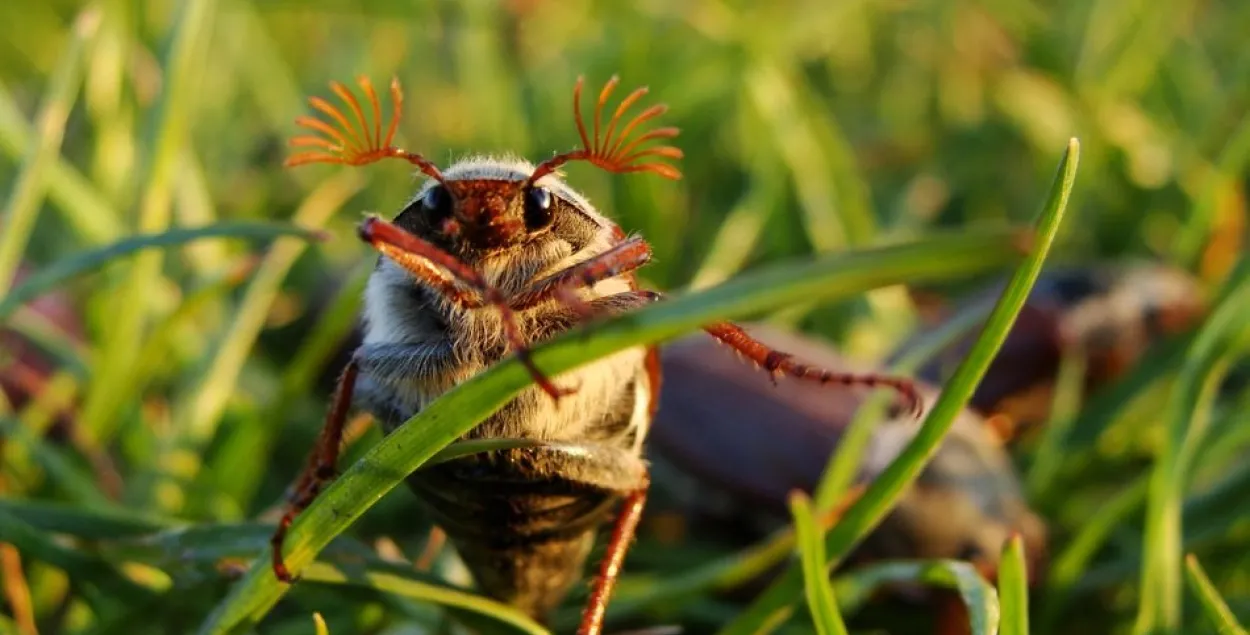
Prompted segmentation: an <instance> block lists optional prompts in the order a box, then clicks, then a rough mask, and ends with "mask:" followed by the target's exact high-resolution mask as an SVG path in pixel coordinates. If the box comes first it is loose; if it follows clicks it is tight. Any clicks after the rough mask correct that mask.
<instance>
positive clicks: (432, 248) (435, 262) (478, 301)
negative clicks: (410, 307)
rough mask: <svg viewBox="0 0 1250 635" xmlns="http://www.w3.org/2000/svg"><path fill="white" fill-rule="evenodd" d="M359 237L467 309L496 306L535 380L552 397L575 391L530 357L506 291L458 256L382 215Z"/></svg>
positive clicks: (368, 222)
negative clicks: (561, 385)
mask: <svg viewBox="0 0 1250 635" xmlns="http://www.w3.org/2000/svg"><path fill="white" fill-rule="evenodd" d="M359 232H360V238H361V239H362V240H364V241H365V242H367V243H369V244H371V245H373V247H374V249H377V250H378V251H380V252H381V253H382V254H383V255H385V256H386V257H388V258H390V259H391V260H393V261H394V262H395V263H396V264H398V265H399V266H401V267H403V268H404V269H406V270H407V271H409V272H411V273H412V274H413V275H414V276H417V277H418V278H420V279H421V280H423V281H426V282H429V283H430V284H431V286H433V287H434V288H435V289H437V290H439V291H440V292H443V293H444V297H446V298H448V299H450V300H452V301H453V302H455V303H456V304H458V305H459V306H461V307H463V308H468V309H476V308H481V307H483V306H487V305H489V306H493V307H495V309H497V310H498V311H499V314H500V318H501V320H502V322H503V328H504V333H505V336H506V337H507V340H508V346H509V348H511V349H512V351H513V352H514V353H515V354H516V356H517V359H518V360H519V361H520V362H521V364H522V365H523V366H525V369H526V370H528V371H529V373H530V376H532V377H533V378H534V382H535V383H537V384H538V386H539V387H540V388H542V389H543V391H544V392H546V393H547V394H548V395H550V396H551V398H552V399H555V400H559V398H560V397H562V396H565V395H568V394H571V393H572V392H574V391H571V390H565V389H561V388H557V387H556V385H555V384H553V383H551V380H550V379H548V378H547V376H546V375H543V374H542V372H541V371H539V370H538V367H537V366H535V365H534V362H533V361H531V360H530V355H529V348H528V343H527V342H526V341H525V337H524V336H523V335H522V333H521V329H520V327H519V326H518V325H517V319H516V314H515V313H514V312H513V309H512V307H511V306H510V305H509V304H508V302H507V300H506V299H505V298H504V295H503V292H502V291H500V290H499V289H497V288H495V287H493V286H491V285H490V284H488V283H487V282H486V280H485V279H484V278H482V276H481V274H479V273H478V272H477V271H475V270H474V269H473V268H472V267H470V266H468V265H466V264H464V263H463V262H461V261H460V260H459V259H458V258H456V257H455V256H453V255H451V254H449V253H447V252H445V251H443V250H442V249H439V248H438V247H437V246H436V245H434V244H432V243H429V242H426V241H424V240H422V239H420V238H418V237H416V236H414V235H412V234H411V233H409V232H407V231H404V230H403V229H401V228H400V227H397V226H395V225H393V224H391V223H388V222H386V221H384V220H382V219H379V218H367V219H365V221H364V222H363V223H361V225H360V229H359Z"/></svg>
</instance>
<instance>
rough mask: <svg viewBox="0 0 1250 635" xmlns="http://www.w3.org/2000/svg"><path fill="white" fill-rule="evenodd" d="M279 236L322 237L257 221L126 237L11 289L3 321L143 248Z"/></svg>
mask: <svg viewBox="0 0 1250 635" xmlns="http://www.w3.org/2000/svg"><path fill="white" fill-rule="evenodd" d="M280 236H291V237H295V238H296V239H298V240H304V241H308V240H317V239H320V238H321V234H319V233H317V232H314V231H311V230H308V229H304V228H302V227H298V226H295V225H289V224H286V223H254V222H246V223H240V222H226V223H219V224H216V225H209V226H207V227H195V228H187V229H183V228H179V229H171V230H169V231H164V232H158V233H153V234H137V235H134V236H130V237H127V238H123V239H122V240H119V241H117V242H115V243H113V244H111V245H108V246H105V247H101V248H99V249H93V250H91V251H87V252H84V253H81V254H78V255H76V256H70V257H67V258H62V259H61V260H58V261H57V262H55V263H53V264H52V265H51V266H48V267H45V268H43V269H40V270H39V271H37V272H35V273H34V275H31V276H30V277H29V278H27V279H25V280H23V281H22V284H21V285H19V286H18V287H16V288H14V289H13V290H11V291H10V292H9V294H8V295H6V296H5V297H4V300H2V301H0V321H4V320H5V319H7V318H8V317H9V316H10V315H12V314H13V312H14V311H16V310H17V307H19V306H21V305H23V304H25V303H27V302H29V301H31V300H33V299H35V298H37V297H39V296H40V295H42V294H44V293H48V292H49V291H51V290H53V289H55V288H56V287H57V286H59V285H61V284H63V283H64V282H65V281H67V280H69V279H71V278H73V277H75V276H79V275H82V274H84V273H88V272H92V271H96V270H98V269H100V268H101V267H103V266H104V265H106V264H108V263H110V262H112V261H114V260H118V259H120V258H125V257H127V256H130V255H132V254H135V253H138V252H141V251H143V250H144V249H170V248H174V247H181V246H182V245H185V244H187V243H191V242H194V241H197V240H202V239H206V238H246V239H268V238H277V237H280Z"/></svg>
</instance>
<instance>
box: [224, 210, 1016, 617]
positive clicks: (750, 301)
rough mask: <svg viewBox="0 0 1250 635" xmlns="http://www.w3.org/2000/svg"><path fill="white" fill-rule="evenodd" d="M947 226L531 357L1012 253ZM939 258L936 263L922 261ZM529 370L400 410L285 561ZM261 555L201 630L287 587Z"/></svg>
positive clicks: (627, 340) (513, 368)
mask: <svg viewBox="0 0 1250 635" xmlns="http://www.w3.org/2000/svg"><path fill="white" fill-rule="evenodd" d="M990 236H991V234H988V233H987V234H983V235H967V234H965V235H962V236H949V237H944V238H940V239H932V240H929V241H926V242H923V243H915V244H910V245H897V246H893V247H881V248H877V249H869V250H863V251H858V252H849V253H843V254H836V255H830V256H827V257H823V258H819V259H815V260H811V261H804V262H799V263H794V264H791V265H789V266H781V267H776V268H772V269H768V270H760V271H757V272H753V273H752V274H750V275H747V276H743V277H742V278H739V279H738V280H735V281H733V282H730V283H727V284H724V285H721V286H718V287H715V288H713V289H709V290H707V291H704V292H700V293H697V294H691V295H687V296H682V297H677V298H674V299H672V300H671V301H667V302H661V303H658V304H656V305H653V306H650V307H647V308H646V309H643V310H641V311H638V312H635V313H631V314H628V315H623V316H619V317H616V318H614V319H611V320H607V321H605V322H603V323H601V324H599V325H595V326H592V327H590V328H589V329H584V328H579V329H575V330H574V331H573V332H570V333H566V334H564V335H562V336H561V337H559V338H556V339H555V340H553V341H551V342H549V343H546V344H544V345H542V346H539V347H538V348H536V349H535V351H534V361H535V363H537V364H538V365H539V367H540V368H542V369H543V371H544V372H546V373H547V374H548V375H549V376H556V375H558V374H559V373H561V372H563V371H566V370H569V369H571V368H574V367H576V366H578V365H581V364H585V363H588V362H590V361H592V360H594V359H598V358H600V357H603V356H605V355H609V354H611V353H613V352H616V351H620V350H623V349H626V348H629V347H631V346H638V345H642V344H648V343H657V342H661V341H665V340H668V339H672V338H674V337H677V336H679V335H682V334H683V333H686V332H689V331H691V330H693V329H695V328H698V327H699V326H700V325H703V324H707V323H708V322H712V321H715V320H718V319H732V318H735V317H741V316H747V315H751V314H758V313H762V312H765V311H767V310H768V309H769V308H770V307H777V306H785V305H787V304H790V303H793V302H795V301H798V300H804V301H812V300H816V299H825V300H830V299H834V298H845V297H848V296H851V295H854V294H857V293H862V292H863V291H864V290H866V289H870V288H874V287H879V286H884V285H888V284H895V283H898V282H901V281H903V280H916V279H922V278H931V277H934V276H940V277H950V276H958V275H963V274H966V273H968V272H970V271H973V270H979V269H984V268H985V267H987V266H991V265H993V264H996V263H998V262H1003V261H1011V260H1014V259H1015V258H1016V257H1017V256H1018V254H1017V253H1016V252H1015V249H1014V248H1013V247H1012V246H1011V245H1010V244H1009V242H1004V241H1003V236H1002V234H998V238H997V241H996V240H995V239H992V238H990ZM933 262H941V263H943V267H942V268H941V270H940V271H939V270H938V268H936V267H933V266H932V265H931V264H930V263H933ZM530 382H531V379H530V378H529V376H528V374H527V373H526V372H525V371H524V369H523V368H522V367H521V365H520V364H518V363H517V362H516V360H515V359H508V360H505V361H504V362H502V363H500V364H498V365H496V366H494V367H492V368H491V369H489V370H487V371H485V372H483V373H481V374H479V375H477V376H475V377H473V378H472V379H470V380H469V381H467V382H465V383H463V384H460V385H459V386H457V387H456V388H455V389H453V390H451V391H449V392H448V393H447V394H445V395H443V397H441V398H440V399H438V400H437V401H435V403H433V404H431V405H430V406H429V407H428V408H427V409H426V410H425V411H423V412H422V413H421V414H420V415H418V416H417V417H414V418H413V419H411V420H409V421H408V422H407V423H405V424H404V425H403V426H401V427H400V428H399V429H397V430H396V431H394V432H392V433H391V434H390V435H389V436H388V437H387V438H386V439H384V440H383V441H382V442H381V443H380V444H378V445H377V446H376V447H374V448H373V449H372V450H371V451H370V452H369V453H368V454H366V455H365V456H364V457H363V458H362V459H361V460H360V461H358V462H357V463H356V464H355V465H353V466H351V468H349V469H348V470H347V471H345V472H344V473H343V475H342V476H341V477H340V478H339V479H338V480H337V481H335V483H334V484H332V485H331V486H330V487H329V488H327V489H326V491H325V492H324V493H322V494H321V496H320V497H319V498H318V499H317V500H316V502H314V503H313V504H312V505H311V506H309V507H308V509H306V510H305V511H304V513H303V514H301V515H300V517H299V519H298V520H296V521H295V523H294V524H293V525H292V527H291V531H290V533H289V534H288V540H287V551H286V555H285V558H286V561H287V566H288V567H290V568H291V569H292V570H293V571H295V572H299V571H300V570H301V569H303V567H304V566H305V565H306V564H307V563H309V562H311V561H312V560H313V557H314V556H315V554H316V553H317V552H318V551H319V550H320V549H321V548H322V547H324V546H325V545H326V544H328V543H329V541H330V540H331V539H332V538H333V537H334V536H336V535H338V534H339V533H341V532H342V531H343V530H345V529H346V528H347V527H348V526H349V525H350V524H351V523H352V521H354V520H355V519H356V518H357V517H359V516H360V515H361V514H362V513H364V511H365V510H366V509H367V508H368V507H370V506H371V505H373V504H374V503H376V502H377V501H378V500H379V499H380V498H381V497H382V495H383V494H385V493H386V492H387V491H389V490H390V489H392V488H393V487H395V486H396V485H397V484H398V483H399V482H400V481H401V480H402V479H404V478H405V477H406V476H407V475H408V474H410V473H411V472H413V471H414V470H416V469H417V468H418V467H420V466H421V465H422V464H423V463H425V461H426V460H428V459H429V458H430V457H432V456H433V455H434V454H435V453H437V452H438V451H440V450H441V449H443V448H444V447H445V446H447V445H448V444H450V443H451V442H452V441H454V440H455V439H457V438H458V437H460V436H461V435H463V434H464V433H465V432H467V431H468V430H469V429H471V428H472V427H473V426H474V425H476V424H477V423H478V422H480V421H481V420H482V419H484V418H486V417H487V416H489V415H490V413H492V412H494V411H495V410H496V409H498V408H499V407H501V406H502V405H503V404H504V403H506V402H507V401H508V400H509V399H510V398H511V397H512V396H513V395H515V394H517V393H518V392H519V391H520V390H521V389H522V388H525V387H526V386H529V385H530ZM286 590H287V588H286V587H285V586H284V585H282V584H281V583H279V582H278V580H277V579H276V578H275V577H274V575H273V573H272V572H271V571H270V569H269V559H268V557H267V556H264V555H262V557H261V558H259V559H258V560H257V562H256V563H255V564H254V565H253V567H252V570H251V571H250V572H249V573H248V575H247V576H246V577H244V579H243V580H241V581H240V582H239V583H237V584H236V585H235V587H234V589H233V591H232V592H231V594H230V595H229V596H228V597H227V598H226V599H225V600H224V601H223V602H222V604H220V605H219V606H218V608H217V609H216V610H215V611H214V612H213V614H212V615H211V616H210V617H209V619H208V620H207V621H205V622H204V624H203V625H202V626H201V629H200V632H201V633H205V634H209V633H227V632H237V631H238V630H241V629H246V628H247V627H248V626H250V625H251V624H254V623H255V622H256V621H258V620H259V619H260V618H261V617H263V616H264V615H265V614H266V613H267V612H268V611H269V609H270V608H271V607H272V606H273V605H274V604H275V603H276V602H277V601H278V599H279V598H280V597H281V596H282V595H283V594H284V593H285V592H286Z"/></svg>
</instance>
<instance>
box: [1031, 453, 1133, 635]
mask: <svg viewBox="0 0 1250 635" xmlns="http://www.w3.org/2000/svg"><path fill="white" fill-rule="evenodd" d="M1147 485H1148V479H1146V478H1144V477H1140V478H1138V479H1137V480H1136V481H1135V482H1134V483H1133V484H1131V485H1129V486H1128V487H1126V488H1125V489H1124V490H1123V491H1121V492H1119V493H1117V494H1116V495H1115V497H1114V498H1108V499H1107V500H1106V501H1105V502H1104V503H1103V504H1102V505H1101V506H1100V507H1099V509H1098V511H1097V513H1095V514H1093V515H1092V516H1090V517H1089V518H1087V519H1085V522H1084V523H1083V524H1082V525H1081V530H1080V531H1079V532H1077V534H1076V535H1075V536H1073V537H1072V538H1071V539H1070V540H1068V542H1067V544H1066V545H1065V546H1064V548H1063V550H1062V551H1061V552H1060V553H1059V554H1058V555H1057V556H1055V559H1054V562H1053V564H1051V566H1050V568H1049V570H1048V571H1047V573H1046V591H1047V593H1046V604H1045V613H1044V614H1043V616H1042V619H1043V621H1042V626H1041V628H1040V630H1041V632H1043V633H1049V632H1052V631H1053V630H1054V628H1052V625H1054V624H1056V623H1057V620H1059V618H1060V615H1061V612H1062V609H1063V608H1064V607H1065V606H1066V605H1067V603H1068V601H1069V599H1070V597H1071V595H1072V587H1073V585H1075V584H1076V583H1077V582H1078V581H1080V579H1081V575H1082V574H1083V572H1085V571H1086V569H1088V568H1089V564H1090V562H1092V561H1093V560H1094V556H1097V555H1098V550H1099V549H1100V548H1101V547H1102V546H1103V545H1105V544H1106V543H1107V541H1108V539H1110V537H1111V534H1112V532H1114V531H1115V530H1116V529H1117V528H1118V527H1121V526H1122V524H1123V523H1124V522H1126V521H1127V520H1128V518H1129V517H1130V516H1131V515H1132V514H1135V513H1137V511H1138V510H1140V509H1141V508H1142V507H1143V506H1144V505H1145V504H1146V492H1147V490H1148V488H1147Z"/></svg>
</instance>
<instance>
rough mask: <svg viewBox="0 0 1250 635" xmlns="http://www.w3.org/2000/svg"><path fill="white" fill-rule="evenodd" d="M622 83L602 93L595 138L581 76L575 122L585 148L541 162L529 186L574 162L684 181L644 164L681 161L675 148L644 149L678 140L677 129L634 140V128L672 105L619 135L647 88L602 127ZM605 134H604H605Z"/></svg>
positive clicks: (651, 111)
mask: <svg viewBox="0 0 1250 635" xmlns="http://www.w3.org/2000/svg"><path fill="white" fill-rule="evenodd" d="M619 82H620V80H619V78H617V77H616V76H615V75H613V76H612V79H609V80H608V82H607V83H606V84H604V85H603V89H602V90H600V91H599V101H598V103H596V104H595V125H594V138H593V140H592V139H591V137H590V136H588V135H587V134H586V122H585V121H584V120H583V119H582V85H583V84H584V83H585V82H584V78H582V77H578V78H577V83H576V84H575V85H574V86H573V119H574V121H575V122H576V124H577V134H578V136H579V137H581V140H582V147H581V148H580V149H578V150H573V151H571V152H565V153H562V154H557V155H556V156H554V157H551V158H550V159H547V160H546V161H544V162H542V163H540V164H539V165H538V167H537V168H534V173H533V174H531V175H530V177H529V179H528V180H527V181H526V182H527V183H534V182H536V181H538V179H540V178H542V177H544V176H546V175H548V174H551V173H552V172H555V171H556V170H557V169H558V168H559V167H560V166H562V165H564V164H565V163H568V162H570V161H586V162H588V163H590V164H592V165H595V166H597V167H599V168H601V169H604V170H607V171H608V172H617V173H626V172H653V173H655V174H658V175H660V176H662V177H664V178H666V179H678V178H681V172H680V171H679V170H678V169H677V168H675V167H673V166H671V165H669V164H667V163H664V162H662V161H654V160H653V161H644V162H642V163H639V161H640V160H643V159H653V158H654V159H680V158H681V157H682V152H681V150H680V149H679V148H676V147H674V146H668V145H665V146H655V147H650V148H642V147H641V146H642V145H643V144H644V143H646V142H648V141H653V140H655V139H671V138H673V137H676V136H677V134H678V133H679V132H680V131H679V130H678V129H677V128H674V127H664V128H656V129H654V130H650V131H647V132H644V133H642V134H640V135H638V136H637V137H635V138H633V139H632V140H631V139H630V135H631V134H633V132H634V129H635V128H637V127H638V126H640V125H642V124H644V123H646V122H648V121H650V120H652V119H655V118H656V117H659V116H660V115H663V114H664V113H665V112H667V111H668V106H665V105H664V104H657V105H655V106H651V107H650V108H647V109H646V110H644V111H642V112H640V113H638V114H637V115H635V116H634V118H633V119H631V120H629V123H627V124H625V126H624V127H623V128H621V130H620V134H617V125H618V124H619V123H620V122H621V117H623V116H624V115H625V111H627V110H629V108H630V106H633V105H634V103H636V102H637V101H638V100H639V99H642V97H643V96H644V95H646V94H647V88H646V87H645V86H644V87H642V88H636V89H634V91H633V92H632V93H630V94H629V95H627V96H626V97H625V99H623V100H621V103H620V105H618V106H617V107H616V111H615V112H613V113H612V118H611V119H610V120H608V125H607V126H603V127H601V122H602V120H603V107H604V105H605V104H607V102H608V98H609V97H611V96H612V91H613V90H614V89H615V88H616V85H617V84H618V83H619ZM601 133H602V134H601Z"/></svg>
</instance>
